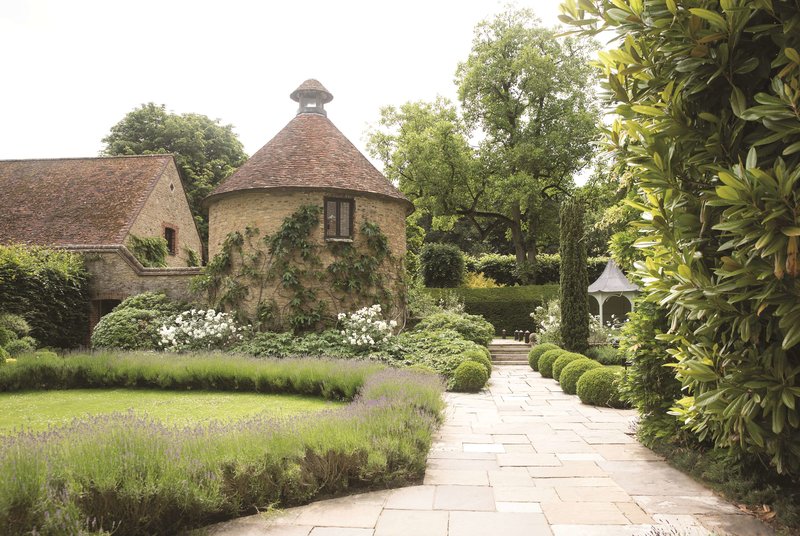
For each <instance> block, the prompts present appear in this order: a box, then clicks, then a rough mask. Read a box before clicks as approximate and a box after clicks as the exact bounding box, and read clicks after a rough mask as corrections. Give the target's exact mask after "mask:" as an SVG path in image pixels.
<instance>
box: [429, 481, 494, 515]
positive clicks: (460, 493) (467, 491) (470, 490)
mask: <svg viewBox="0 0 800 536" xmlns="http://www.w3.org/2000/svg"><path fill="white" fill-rule="evenodd" d="M433 508H434V510H448V511H454V510H469V511H487V512H488V511H493V510H494V509H495V506H494V493H493V491H492V488H491V487H489V486H436V493H435V495H434V497H433Z"/></svg>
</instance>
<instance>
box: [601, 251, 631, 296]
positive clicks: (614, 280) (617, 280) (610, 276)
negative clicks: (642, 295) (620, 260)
mask: <svg viewBox="0 0 800 536" xmlns="http://www.w3.org/2000/svg"><path fill="white" fill-rule="evenodd" d="M637 290H639V287H637V286H636V285H634V284H633V283H631V282H630V281H628V278H627V277H625V274H623V273H622V270H620V269H619V266H617V263H616V262H614V259H611V260H609V261H608V264H606V267H605V269H604V270H603V273H602V274H600V277H598V278H597V281H595V282H594V283H592V284H591V285H589V292H590V293H592V292H635V291H637Z"/></svg>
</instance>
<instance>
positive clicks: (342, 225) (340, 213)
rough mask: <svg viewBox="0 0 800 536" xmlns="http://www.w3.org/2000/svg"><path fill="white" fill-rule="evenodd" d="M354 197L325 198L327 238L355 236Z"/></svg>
mask: <svg viewBox="0 0 800 536" xmlns="http://www.w3.org/2000/svg"><path fill="white" fill-rule="evenodd" d="M354 206H355V202H354V201H353V200H352V199H326V200H325V238H352V237H353V209H354Z"/></svg>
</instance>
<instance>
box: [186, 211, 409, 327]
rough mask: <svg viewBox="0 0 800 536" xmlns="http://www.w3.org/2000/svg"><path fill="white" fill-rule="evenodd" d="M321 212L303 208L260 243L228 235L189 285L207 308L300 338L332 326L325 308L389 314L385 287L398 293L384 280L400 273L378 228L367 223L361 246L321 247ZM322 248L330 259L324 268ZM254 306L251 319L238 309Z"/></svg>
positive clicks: (251, 233)
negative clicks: (317, 235) (373, 307)
mask: <svg viewBox="0 0 800 536" xmlns="http://www.w3.org/2000/svg"><path fill="white" fill-rule="evenodd" d="M321 213H322V209H321V207H319V206H315V205H304V206H302V207H300V208H299V209H298V210H297V212H295V213H294V214H292V215H291V216H289V217H287V218H286V219H285V220H284V221H283V223H282V224H281V227H280V229H278V231H276V232H275V233H274V234H272V235H267V236H263V237H260V231H259V229H258V228H256V227H247V228H246V229H245V230H244V231H243V232H238V231H237V232H233V233H230V234H229V235H228V236H227V237H226V238H225V241H224V243H223V245H222V248H221V251H220V252H219V253H218V254H217V255H216V256H214V258H213V259H211V261H210V262H209V263H208V265H207V266H206V267H205V269H204V271H203V274H202V275H200V276H197V277H196V278H195V279H194V280H193V282H192V288H193V290H194V291H195V292H201V293H205V294H206V295H207V297H208V302H209V304H210V305H211V306H213V307H216V308H221V309H225V310H234V311H237V313H238V314H239V316H240V317H241V319H242V320H248V321H251V322H253V324H255V326H256V327H257V329H261V330H276V331H278V330H286V329H290V330H292V331H295V332H301V331H308V330H312V329H315V328H317V327H319V326H321V325H324V324H329V323H332V322H333V321H335V318H334V316H333V315H332V314H329V311H328V304H329V303H331V304H333V305H334V306H335V308H337V309H338V310H353V309H355V308H356V306H361V305H363V304H365V303H380V304H381V305H383V306H385V307H387V308H388V307H389V306H390V305H391V303H392V300H391V298H392V294H391V291H390V289H391V288H392V287H398V286H397V285H393V284H392V282H391V281H389V277H391V274H392V273H395V272H397V270H394V271H392V270H388V269H387V267H388V266H389V264H390V263H392V262H395V261H394V259H393V258H392V256H391V254H390V251H389V244H388V240H387V238H386V236H385V235H384V234H383V233H382V232H381V229H380V227H379V226H378V225H377V224H374V223H371V222H364V223H363V224H362V225H361V227H360V229H359V230H360V238H359V239H360V242H361V243H360V244H359V245H358V246H357V245H356V244H355V243H353V242H331V243H328V244H327V245H326V246H325V247H324V248H323V246H321V245H320V244H317V243H316V242H315V241H314V240H313V239H312V238H311V234H312V231H313V230H314V228H316V227H317V226H318V225H319V222H320V216H321ZM326 250H327V253H329V254H330V256H332V257H333V260H332V261H331V262H330V263H329V264H328V265H327V267H324V266H323V262H322V259H321V255H323V252H324V251H326ZM323 293H324V296H322V295H321V294H323ZM323 298H327V299H323ZM251 301H252V302H254V303H255V314H254V316H253V317H252V318H248V317H247V316H246V315H245V313H244V307H243V305H244V304H245V302H251ZM279 304H283V305H279Z"/></svg>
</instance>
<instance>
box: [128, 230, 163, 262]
mask: <svg viewBox="0 0 800 536" xmlns="http://www.w3.org/2000/svg"><path fill="white" fill-rule="evenodd" d="M127 246H128V250H129V251H130V252H131V253H132V254H133V256H134V257H136V260H138V261H139V262H140V263H142V266H144V267H146V268H162V267H164V266H166V265H167V254H168V253H169V251H168V250H167V241H166V240H165V239H164V238H162V237H160V236H153V237H141V236H136V235H134V234H129V235H128V243H127Z"/></svg>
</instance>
